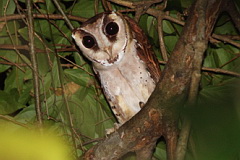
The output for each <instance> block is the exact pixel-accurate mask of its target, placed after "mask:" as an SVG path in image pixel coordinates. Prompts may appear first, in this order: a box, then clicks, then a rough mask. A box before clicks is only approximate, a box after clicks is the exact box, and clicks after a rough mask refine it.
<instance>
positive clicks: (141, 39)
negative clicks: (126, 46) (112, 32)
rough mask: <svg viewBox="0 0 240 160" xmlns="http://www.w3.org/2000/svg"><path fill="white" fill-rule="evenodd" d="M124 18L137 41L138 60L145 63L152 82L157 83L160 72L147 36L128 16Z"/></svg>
mask: <svg viewBox="0 0 240 160" xmlns="http://www.w3.org/2000/svg"><path fill="white" fill-rule="evenodd" d="M124 18H125V19H126V20H127V22H128V23H129V26H130V28H131V30H132V31H133V38H134V39H136V40H137V46H136V47H137V52H138V56H139V58H140V59H141V60H142V61H144V62H145V63H146V65H147V70H148V71H149V73H150V75H151V77H152V78H153V80H154V81H155V82H156V83H157V82H158V80H159V79H160V73H161V70H160V66H159V63H158V60H157V57H156V55H155V54H154V52H153V49H152V46H151V45H150V43H149V41H148V39H147V36H146V35H145V34H144V31H143V30H142V29H141V28H140V27H139V26H138V24H137V23H136V22H135V21H134V20H133V19H131V18H130V17H128V16H124Z"/></svg>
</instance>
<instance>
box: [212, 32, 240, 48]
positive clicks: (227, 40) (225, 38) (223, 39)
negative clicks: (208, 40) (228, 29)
mask: <svg viewBox="0 0 240 160" xmlns="http://www.w3.org/2000/svg"><path fill="white" fill-rule="evenodd" d="M212 37H213V38H215V39H218V40H221V41H223V42H226V43H229V44H231V45H233V46H235V47H238V48H240V43H237V42H235V41H233V40H231V39H230V38H228V37H227V36H224V35H217V34H213V35H212Z"/></svg>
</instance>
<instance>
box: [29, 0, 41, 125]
mask: <svg viewBox="0 0 240 160" xmlns="http://www.w3.org/2000/svg"><path fill="white" fill-rule="evenodd" d="M27 16H28V37H29V46H30V52H29V54H30V57H31V62H32V68H33V70H32V74H33V85H34V98H35V109H36V115H37V120H38V124H39V127H40V128H41V127H42V125H43V118H42V109H41V101H40V83H39V79H38V64H37V57H36V53H35V49H34V30H33V17H32V2H31V0H27Z"/></svg>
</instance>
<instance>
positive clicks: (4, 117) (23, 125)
mask: <svg viewBox="0 0 240 160" xmlns="http://www.w3.org/2000/svg"><path fill="white" fill-rule="evenodd" d="M0 118H1V119H4V120H7V121H10V122H12V123H14V124H16V125H19V126H22V127H24V128H27V129H30V128H29V127H28V126H27V125H26V124H24V123H21V122H18V121H16V120H14V119H13V118H10V117H9V116H5V115H0Z"/></svg>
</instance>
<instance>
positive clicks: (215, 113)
mask: <svg viewBox="0 0 240 160" xmlns="http://www.w3.org/2000/svg"><path fill="white" fill-rule="evenodd" d="M34 2H35V6H34V8H33V12H34V13H35V14H47V13H48V14H60V12H59V11H58V10H57V8H56V7H55V5H54V4H53V2H52V1H50V0H46V1H45V2H44V1H34ZM191 3H192V0H177V1H176V2H175V1H172V0H169V2H168V6H167V8H166V9H165V11H169V13H170V15H171V16H172V17H175V18H178V17H179V15H182V14H183V12H184V10H185V9H186V8H187V7H189V5H190V4H191ZM18 4H19V6H17V5H16V4H15V3H14V1H13V0H1V1H0V8H3V9H2V10H1V11H0V16H1V17H7V16H8V15H11V14H19V8H22V9H26V4H25V1H23V0H21V1H19V2H18ZM60 5H61V7H62V9H63V10H64V12H65V13H66V14H70V15H75V16H79V17H84V18H90V17H92V16H94V15H95V13H96V10H94V6H95V1H94V0H79V1H75V0H62V1H61V2H60ZM112 6H113V8H115V9H117V10H118V9H126V8H124V7H122V6H118V5H116V4H112ZM152 7H153V8H154V7H155V8H156V7H157V5H153V6H152ZM97 8H98V9H97V11H98V12H102V11H103V7H102V4H101V3H99V4H98V7H97ZM238 9H239V8H238ZM21 12H22V11H21ZM128 15H129V16H131V17H134V14H132V13H128ZM181 18H183V19H184V18H185V17H184V16H182V17H181ZM71 22H72V24H73V25H74V27H75V28H76V27H78V26H80V25H81V22H77V21H73V20H72V21H71ZM139 25H140V26H141V28H143V30H144V31H145V32H146V34H147V35H148V37H149V40H150V42H151V44H152V45H153V48H154V51H155V53H156V55H157V57H158V58H159V60H162V56H161V51H160V49H159V40H158V35H157V34H156V33H157V20H156V19H155V18H154V17H152V16H150V15H147V14H144V15H143V16H142V17H141V18H140V20H139ZM34 30H35V33H36V34H35V47H36V51H37V63H38V67H39V80H40V84H41V86H40V88H41V91H40V99H41V106H42V113H43V119H44V126H46V127H47V128H48V130H53V131H55V132H57V133H58V135H59V136H63V137H64V138H65V139H67V140H68V141H69V142H70V143H72V144H73V145H72V146H74V141H75V143H76V146H77V147H76V146H74V147H72V151H73V153H74V154H73V155H75V153H76V154H77V157H81V156H82V154H83V153H84V151H86V150H88V149H89V148H91V147H92V146H93V145H94V144H95V143H94V142H96V141H95V140H98V139H99V138H103V137H104V136H105V130H106V129H107V128H111V127H113V124H114V122H116V121H115V119H114V116H113V115H112V112H111V111H110V109H109V107H108V104H107V102H106V100H105V98H104V96H103V94H102V91H101V89H100V85H99V83H98V81H97V80H96V77H95V76H94V73H93V70H92V69H91V66H90V65H89V62H88V61H86V59H84V57H82V55H81V54H79V53H78V52H76V51H74V49H73V50H71V51H69V50H67V48H73V46H74V44H73V41H72V39H71V30H70V29H69V28H68V27H67V25H66V23H65V21H64V20H62V19H51V20H50V19H48V18H47V17H46V18H43V19H40V18H39V19H38V18H35V19H34ZM181 30H182V26H180V25H179V24H176V23H173V22H171V21H169V20H165V21H164V23H163V32H164V42H165V46H166V50H167V53H168V55H169V56H170V55H171V52H172V51H173V49H174V47H175V44H176V42H177V40H178V39H179V37H180V34H181ZM214 33H215V34H225V35H238V34H239V33H238V32H237V31H236V29H235V28H234V25H233V23H232V22H231V20H230V19H229V16H228V15H227V14H222V15H221V17H219V19H218V21H217V24H216V26H215V29H214ZM238 42H239V41H238ZM28 43H29V38H28V26H27V24H26V19H25V20H23V19H21V18H19V19H14V20H7V18H6V21H5V20H3V21H0V73H1V74H0V77H1V85H0V89H1V90H0V116H1V117H0V122H1V123H0V126H1V129H6V130H7V129H8V127H11V130H14V132H15V131H18V130H21V128H22V127H23V126H28V127H29V128H35V125H36V112H35V107H34V92H33V88H34V86H33V77H32V70H31V69H30V67H29V65H31V61H30V57H29V51H28V50H27V49H24V48H21V47H23V46H25V47H27V45H28ZM7 45H12V46H16V48H17V49H14V48H13V47H12V48H10V49H9V48H8V49H6V46H7ZM18 47H19V48H18ZM60 49H62V50H60ZM56 51H57V52H56ZM55 53H57V55H59V57H60V61H61V67H60V70H59V68H58V63H57V58H59V57H56V56H55ZM205 55H206V57H205V60H204V64H203V66H204V67H209V68H219V69H224V70H228V71H232V72H238V73H239V71H240V65H239V64H240V58H239V57H240V56H239V55H240V53H239V48H236V47H235V46H234V45H232V44H227V43H224V41H217V42H216V41H215V42H214V43H210V44H209V47H208V49H207V51H206V54H205ZM162 68H164V65H162ZM59 73H63V74H62V75H61V74H59ZM61 80H63V81H62V82H63V86H64V87H65V89H66V90H65V92H63V89H62V88H61ZM236 86H239V82H238V81H237V78H235V77H234V76H232V75H224V74H221V73H220V74H219V73H214V72H202V80H201V90H200V94H199V105H198V106H197V107H196V109H194V110H187V111H185V112H184V113H186V114H187V115H190V117H191V118H192V119H193V133H192V138H191V140H194V141H198V142H199V143H198V144H197V146H195V147H194V146H190V148H189V152H188V153H187V159H189V160H190V159H237V158H240V155H239V149H237V148H240V144H239V142H240V138H239V136H237V133H239V131H240V128H239V117H240V109H239V107H240V106H239V105H240V102H239V99H238V97H237V95H238V96H239V93H238V91H239V87H238V88H237V87H236ZM237 89H238V90H237ZM63 94H65V96H66V97H67V104H68V106H69V108H70V111H71V114H70V115H69V114H67V108H66V102H65V101H66V100H65V99H64V97H63ZM69 117H70V118H72V120H73V128H72V127H71V123H70V121H69ZM19 124H21V125H19ZM223 127H224V128H223ZM71 130H74V133H72V132H71ZM71 134H73V135H71ZM72 137H74V138H73V139H74V140H73V139H72ZM8 138H9V139H10V137H8ZM19 138H20V137H19ZM26 141H28V140H27V139H26ZM0 142H1V141H0ZM90 142H92V143H90ZM29 145H31V144H29ZM226 150H229V151H226ZM225 151H226V152H225ZM237 153H238V154H237ZM220 155H221V156H220ZM154 156H155V158H156V159H166V156H165V144H164V143H163V142H160V143H159V144H158V145H157V148H156V151H155V154H154Z"/></svg>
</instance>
